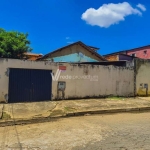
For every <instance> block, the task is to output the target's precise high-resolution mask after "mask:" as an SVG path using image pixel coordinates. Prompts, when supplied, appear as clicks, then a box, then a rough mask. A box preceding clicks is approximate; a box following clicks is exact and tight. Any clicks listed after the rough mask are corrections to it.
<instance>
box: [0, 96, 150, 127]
mask: <svg viewBox="0 0 150 150" xmlns="http://www.w3.org/2000/svg"><path fill="white" fill-rule="evenodd" d="M148 110H150V98H108V99H83V100H64V101H49V102H33V103H16V104H0V118H1V119H0V125H4V124H10V125H11V124H12V123H15V124H20V123H29V122H30V123H32V122H38V121H44V120H45V121H48V120H51V119H52V118H60V117H67V116H78V115H88V114H105V113H119V112H133V111H148Z"/></svg>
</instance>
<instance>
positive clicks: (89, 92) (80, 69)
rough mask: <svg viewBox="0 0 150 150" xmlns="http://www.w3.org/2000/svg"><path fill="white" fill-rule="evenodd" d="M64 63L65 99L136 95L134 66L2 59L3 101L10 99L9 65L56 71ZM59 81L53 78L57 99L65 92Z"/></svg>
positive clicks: (0, 87) (0, 84)
mask: <svg viewBox="0 0 150 150" xmlns="http://www.w3.org/2000/svg"><path fill="white" fill-rule="evenodd" d="M62 65H63V66H66V71H63V72H61V74H60V78H59V79H58V81H65V82H66V89H65V91H64V93H65V96H64V99H73V98H86V97H91V98H93V97H104V96H108V95H113V96H134V82H133V81H134V70H133V69H132V68H125V67H114V66H100V65H91V64H88V65H87V64H86V65H78V64H69V63H52V62H48V61H47V62H45V61H38V62H36V61H27V60H15V59H0V102H7V99H8V85H9V75H7V70H8V69H9V68H28V69H48V70H52V72H53V73H54V75H55V74H56V71H57V69H58V68H59V66H62ZM77 76H78V77H79V78H80V79H79V78H77ZM70 77H72V79H70ZM92 77H93V78H92ZM83 78H84V79H83ZM58 81H53V82H52V95H53V97H52V99H53V100H55V99H57V98H58V95H59V97H61V95H62V91H59V92H58V90H57V84H58ZM16 82H17V81H16Z"/></svg>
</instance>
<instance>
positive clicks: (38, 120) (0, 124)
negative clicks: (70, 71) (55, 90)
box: [0, 107, 150, 127]
mask: <svg viewBox="0 0 150 150" xmlns="http://www.w3.org/2000/svg"><path fill="white" fill-rule="evenodd" d="M148 111H150V107H141V108H123V109H107V110H94V111H82V112H73V113H67V114H66V115H62V116H53V117H45V118H43V117H42V118H31V119H24V120H23V119H22V120H21V119H18V120H15V119H13V120H2V121H0V127H5V126H13V125H25V124H34V123H44V122H51V121H57V120H58V119H61V118H68V117H75V116H84V115H87V114H89V115H90V114H91V115H92V114H116V113H132V112H133V113H134V112H148Z"/></svg>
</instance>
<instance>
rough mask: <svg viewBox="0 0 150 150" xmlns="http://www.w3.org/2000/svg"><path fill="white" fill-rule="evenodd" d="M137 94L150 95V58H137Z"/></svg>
mask: <svg viewBox="0 0 150 150" xmlns="http://www.w3.org/2000/svg"><path fill="white" fill-rule="evenodd" d="M135 62H136V63H135V64H136V95H138V96H150V60H144V59H136V60H135Z"/></svg>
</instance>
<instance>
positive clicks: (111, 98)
mask: <svg viewBox="0 0 150 150" xmlns="http://www.w3.org/2000/svg"><path fill="white" fill-rule="evenodd" d="M107 99H109V100H125V97H117V96H112V97H108V98H107Z"/></svg>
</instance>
